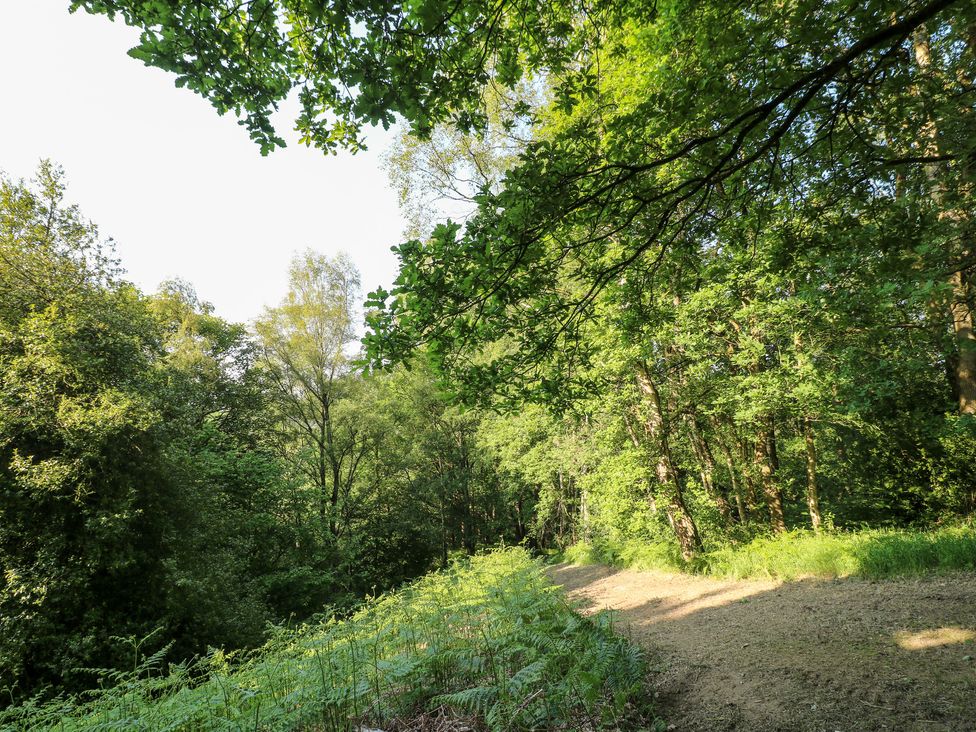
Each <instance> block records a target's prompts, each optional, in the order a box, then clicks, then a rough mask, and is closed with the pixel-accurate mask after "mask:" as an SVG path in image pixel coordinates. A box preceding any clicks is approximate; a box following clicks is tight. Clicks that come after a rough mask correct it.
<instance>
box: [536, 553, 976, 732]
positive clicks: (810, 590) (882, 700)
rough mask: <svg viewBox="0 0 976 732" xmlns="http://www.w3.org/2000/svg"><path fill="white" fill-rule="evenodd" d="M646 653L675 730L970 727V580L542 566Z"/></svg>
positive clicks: (975, 711)
mask: <svg viewBox="0 0 976 732" xmlns="http://www.w3.org/2000/svg"><path fill="white" fill-rule="evenodd" d="M549 573H550V576H551V577H552V579H553V580H554V581H555V582H556V583H557V584H559V585H562V586H563V587H564V589H565V591H566V592H567V594H568V595H569V597H570V598H572V599H574V600H576V601H578V602H579V603H580V606H581V608H582V609H583V611H584V612H593V611H597V610H600V609H604V608H612V609H613V610H614V611H616V617H617V618H618V626H617V627H618V629H619V630H621V631H622V632H624V633H625V634H629V635H631V636H632V637H633V638H634V640H635V641H637V642H638V643H640V644H641V645H642V646H643V647H644V648H645V649H646V650H647V652H648V659H649V661H650V666H651V669H652V671H651V673H652V678H651V688H652V689H654V690H655V692H654V693H655V701H656V703H657V709H658V713H659V714H660V716H661V717H663V718H664V719H665V720H666V721H667V722H668V724H669V729H672V730H674V732H685V731H687V732H696V731H698V730H701V731H702V732H706V731H707V732H726V731H731V730H735V731H737V732H738V731H749V732H752V731H753V730H755V731H757V732H773V731H774V730H775V731H782V732H787V731H789V732H794V731H796V732H862V731H863V732H874V731H880V730H889V731H895V730H897V731H898V732H976V575H973V574H965V573H960V574H952V575H942V576H937V577H927V578H912V579H890V580H880V581H869V580H860V579H834V580H823V579H804V580H797V581H793V582H776V581H762V580H761V581H756V580H748V581H729V580H718V579H712V578H706V577H697V576H691V575H682V574H669V573H664V572H637V571H632V570H617V569H611V568H609V567H604V566H599V565H595V566H585V567H577V566H571V565H557V566H554V567H551V568H550V570H549Z"/></svg>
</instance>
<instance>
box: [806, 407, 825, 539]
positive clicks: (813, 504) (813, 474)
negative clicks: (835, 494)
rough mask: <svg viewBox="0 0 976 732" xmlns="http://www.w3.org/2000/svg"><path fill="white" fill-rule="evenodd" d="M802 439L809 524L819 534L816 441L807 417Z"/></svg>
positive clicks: (811, 423) (821, 521) (820, 520)
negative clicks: (805, 456) (805, 451)
mask: <svg viewBox="0 0 976 732" xmlns="http://www.w3.org/2000/svg"><path fill="white" fill-rule="evenodd" d="M803 440H804V442H805V443H806V448H807V509H808V510H809V511H810V525H811V526H812V527H813V530H814V531H815V532H817V533H818V534H819V533H820V527H821V524H822V523H823V520H822V518H821V516H820V497H819V495H818V492H817V443H816V441H815V439H814V432H813V420H811V419H810V418H809V417H804V419H803Z"/></svg>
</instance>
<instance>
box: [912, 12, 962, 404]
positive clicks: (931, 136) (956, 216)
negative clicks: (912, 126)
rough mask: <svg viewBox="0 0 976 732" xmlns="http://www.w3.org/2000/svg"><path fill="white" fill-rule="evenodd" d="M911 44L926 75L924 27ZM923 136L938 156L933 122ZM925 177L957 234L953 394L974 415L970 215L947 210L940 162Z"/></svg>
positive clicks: (952, 257)
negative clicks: (959, 243) (958, 242)
mask: <svg viewBox="0 0 976 732" xmlns="http://www.w3.org/2000/svg"><path fill="white" fill-rule="evenodd" d="M912 42H913V48H914V51H915V60H916V62H917V63H918V67H919V69H920V70H921V72H922V73H923V74H925V73H928V72H929V71H930V69H931V66H932V54H931V49H930V47H929V36H928V31H926V29H925V27H924V26H922V27H920V28H919V29H918V30H917V31H916V32H915V34H914V36H913V38H912ZM974 46H976V41H973V42H972V43H971V44H970V48H969V53H971V54H972V53H974ZM922 134H923V135H925V136H926V137H927V138H928V140H929V144H928V145H927V148H926V150H925V152H926V154H928V155H938V154H940V152H941V150H940V149H939V139H938V138H939V131H938V128H937V126H936V124H935V122H934V121H933V120H932V119H929V120H928V122H926V124H925V125H924V126H923V128H922ZM925 176H926V178H927V179H928V183H929V196H930V197H931V199H932V202H933V203H934V204H935V206H936V209H937V210H938V218H939V220H940V221H942V222H948V223H949V225H951V226H953V228H954V229H955V230H956V232H958V233H959V235H960V236H959V241H960V242H961V246H960V247H958V248H957V250H956V251H951V252H949V253H948V264H949V269H950V272H951V274H950V275H949V289H950V294H951V300H950V302H949V319H950V321H951V325H952V332H953V335H954V337H955V345H956V354H955V359H953V360H954V361H955V369H954V381H955V383H954V384H953V386H954V388H953V393H954V394H957V395H958V404H959V413H960V414H976V329H974V316H973V293H972V291H971V283H970V281H969V273H968V269H969V267H971V266H972V265H971V264H966V262H967V261H968V260H969V258H970V256H971V254H972V242H971V241H970V240H969V236H971V232H968V231H967V228H968V227H967V226H966V224H967V223H968V219H969V212H968V211H965V210H962V209H958V208H956V209H953V208H947V206H946V200H945V199H946V194H947V190H946V185H945V180H944V178H943V176H941V175H940V168H939V163H928V164H926V165H925Z"/></svg>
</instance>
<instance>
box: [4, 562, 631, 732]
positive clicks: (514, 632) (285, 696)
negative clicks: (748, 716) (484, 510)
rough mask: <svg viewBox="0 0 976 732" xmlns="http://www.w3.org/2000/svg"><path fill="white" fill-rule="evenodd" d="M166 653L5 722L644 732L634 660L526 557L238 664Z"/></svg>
mask: <svg viewBox="0 0 976 732" xmlns="http://www.w3.org/2000/svg"><path fill="white" fill-rule="evenodd" d="M162 665H163V664H162V654H156V655H154V656H150V657H149V658H147V659H143V660H142V662H141V663H139V664H138V665H137V667H136V668H134V669H133V670H131V671H129V672H124V673H122V672H119V673H113V674H110V675H109V678H107V679H106V681H107V682H108V685H107V686H106V688H105V689H104V690H101V691H98V692H95V693H91V694H89V695H87V696H86V697H84V698H79V697H72V698H59V699H55V700H54V701H52V702H46V703H43V704H42V703H27V704H23V705H21V706H19V707H16V708H11V709H8V710H6V711H5V712H2V713H0V729H2V730H47V729H52V730H53V729H57V730H66V731H71V730H122V729H125V730H233V731H234V732H243V730H316V731H318V730H330V731H331V730H336V731H340V730H341V731H343V732H345V731H348V730H358V729H360V728H361V727H362V726H373V727H379V726H383V728H384V729H397V728H400V729H402V728H406V727H409V726H410V724H411V722H410V720H411V719H416V718H417V716H418V715H421V714H423V713H430V712H431V711H439V713H441V714H446V715H455V716H456V715H462V716H463V717H465V718H468V719H469V720H470V722H469V724H470V725H471V726H472V727H473V728H487V729H491V730H521V729H538V728H540V727H544V728H546V729H555V728H564V729H584V728H585V729H599V728H601V727H604V726H609V727H614V728H626V727H627V726H628V725H629V724H631V723H634V724H636V723H637V721H638V715H637V714H635V712H634V709H635V703H636V701H637V700H638V699H639V698H641V697H642V696H643V695H642V694H641V693H640V691H641V686H642V680H643V677H644V664H643V660H642V658H641V655H640V652H639V651H638V649H637V648H636V647H635V646H634V645H632V644H630V643H628V642H627V641H626V640H624V639H622V638H621V637H619V636H617V635H615V634H614V633H613V631H612V627H611V623H610V620H609V618H608V617H607V616H599V617H596V618H592V619H587V618H583V617H581V616H580V615H578V614H577V613H575V612H574V611H573V609H572V608H571V607H570V606H569V605H568V604H567V603H566V601H565V600H564V599H563V598H562V596H561V595H560V594H559V593H558V592H557V591H556V589H555V588H554V587H553V586H552V585H551V584H550V582H549V581H548V580H547V579H546V578H545V575H544V573H543V571H542V568H541V566H540V564H539V563H538V562H536V561H533V560H532V559H531V558H530V557H529V556H528V555H527V554H526V553H525V552H524V551H521V550H514V549H510V550H504V551H499V552H495V553H492V554H489V555H485V556H480V557H477V558H474V559H472V560H471V561H470V562H468V563H459V564H456V565H455V566H453V567H452V568H451V569H449V570H447V571H444V572H441V573H437V574H434V575H430V576H427V577H425V578H423V579H421V580H419V581H417V582H415V583H414V584H412V585H409V586H408V587H406V588H404V589H402V590H400V591H399V592H396V593H394V594H390V595H386V596H383V597H380V598H378V599H375V600H373V601H371V602H370V603H369V604H368V605H367V606H366V607H364V608H363V609H362V610H361V611H360V612H358V613H356V614H355V615H354V616H353V617H351V618H349V619H346V620H342V621H338V620H327V621H324V622H321V623H316V624H312V625H309V626H306V627H303V628H300V629H297V630H284V629H279V630H277V631H276V632H275V634H274V637H273V639H272V640H271V641H270V642H269V643H268V644H267V645H266V646H265V647H264V648H262V649H261V650H260V651H258V652H256V653H254V654H252V655H251V656H250V657H248V658H246V659H243V660H241V661H239V662H235V661H234V659H232V658H228V657H227V656H225V655H224V654H222V653H220V652H214V653H212V654H210V655H209V656H208V657H207V658H205V659H203V660H201V661H199V662H198V663H195V664H193V665H185V666H176V667H172V666H171V667H169V668H167V669H166V670H165V672H164V671H163V669H162Z"/></svg>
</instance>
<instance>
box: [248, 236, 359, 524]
mask: <svg viewBox="0 0 976 732" xmlns="http://www.w3.org/2000/svg"><path fill="white" fill-rule="evenodd" d="M358 297H359V273H358V272H357V271H356V268H355V265H353V263H352V261H351V260H350V259H349V258H348V257H347V256H345V255H339V256H337V257H335V258H329V257H326V256H324V255H320V254H315V253H313V252H311V251H308V252H305V253H304V254H301V255H298V256H296V257H295V258H294V260H293V261H292V265H291V271H290V288H289V291H288V295H287V296H286V297H285V299H284V301H283V302H282V303H281V305H279V306H278V307H276V308H270V309H268V310H267V311H266V312H265V314H264V316H263V317H262V318H260V319H259V320H258V321H257V322H256V323H255V331H256V333H257V335H258V339H259V341H260V344H261V351H262V363H263V365H264V367H265V369H266V370H267V373H268V375H269V378H270V379H271V380H272V381H273V382H274V384H275V388H276V394H277V397H278V403H279V405H280V415H281V420H282V426H283V429H284V432H283V435H282V441H281V445H282V448H283V449H284V450H285V452H286V453H287V454H288V455H289V457H290V458H291V459H292V460H295V461H296V463H297V464H298V465H299V466H301V471H302V473H303V474H304V475H305V477H306V478H307V479H308V480H309V481H311V484H312V485H313V486H314V488H315V491H316V493H317V495H318V497H319V498H318V512H319V518H320V519H321V521H322V522H323V523H324V524H328V527H329V531H330V532H331V533H332V535H333V536H334V537H338V536H339V534H340V533H341V532H342V531H343V530H344V528H345V527H344V521H343V518H342V512H343V510H344V507H345V505H344V504H346V503H347V502H348V501H349V499H350V495H351V492H352V489H353V486H354V484H355V481H356V476H357V472H358V470H359V466H360V463H361V460H362V458H363V455H364V454H365V452H366V451H367V450H368V448H369V438H368V436H367V435H365V434H364V433H363V431H362V430H361V429H360V426H359V425H357V423H356V420H355V419H350V420H339V419H338V418H337V412H336V410H337V407H338V405H339V404H340V403H341V402H342V400H343V399H344V398H345V397H346V396H347V395H348V393H349V391H350V389H352V388H354V383H355V381H356V377H355V376H354V375H353V374H352V354H351V353H350V346H351V344H352V342H353V340H354V338H355V336H356V320H355V314H356V307H357V305H358Z"/></svg>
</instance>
